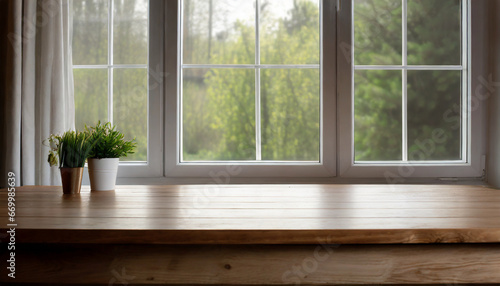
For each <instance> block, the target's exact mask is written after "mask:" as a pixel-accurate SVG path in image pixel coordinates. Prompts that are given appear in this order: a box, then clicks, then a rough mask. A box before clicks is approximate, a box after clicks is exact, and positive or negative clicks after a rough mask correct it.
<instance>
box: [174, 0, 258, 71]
mask: <svg viewBox="0 0 500 286" xmlns="http://www.w3.org/2000/svg"><path fill="white" fill-rule="evenodd" d="M183 11H184V12H183V45H184V47H183V60H184V63H185V64H253V63H255V1H250V0H237V1H235V0H186V1H183Z"/></svg>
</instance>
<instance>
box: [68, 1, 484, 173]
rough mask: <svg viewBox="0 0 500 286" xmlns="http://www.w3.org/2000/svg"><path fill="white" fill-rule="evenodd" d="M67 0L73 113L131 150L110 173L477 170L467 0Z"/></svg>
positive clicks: (478, 135)
mask: <svg viewBox="0 0 500 286" xmlns="http://www.w3.org/2000/svg"><path fill="white" fill-rule="evenodd" d="M73 5H74V11H75V22H74V23H75V27H74V35H75V40H74V64H75V67H74V72H75V93H76V101H77V113H78V115H77V122H79V124H80V125H81V124H83V123H88V122H90V123H93V122H95V121H96V120H98V119H101V120H112V121H113V122H114V123H115V124H117V125H118V127H120V128H121V129H124V130H126V131H127V135H128V136H136V137H137V138H138V142H139V143H140V144H141V146H142V147H141V148H142V149H141V150H142V151H140V152H138V154H137V155H136V156H135V157H131V158H129V159H128V160H131V161H125V162H121V164H122V165H123V166H124V168H120V172H121V173H120V174H119V176H122V177H146V176H150V177H162V176H164V177H167V178H177V177H204V178H210V177H212V178H213V177H219V178H220V177H226V180H224V182H228V180H227V178H228V177H256V178H262V177H310V178H312V177H330V178H331V177H337V178H339V177H346V178H349V177H364V178H373V177H377V178H387V179H388V181H389V182H395V181H396V182H397V181H398V180H397V179H398V178H406V177H429V178H433V177H480V176H481V174H482V170H483V167H482V162H481V161H482V159H481V158H482V154H483V153H484V150H485V146H484V143H483V137H484V136H485V131H484V128H485V127H484V126H485V124H484V123H483V119H482V117H483V115H482V114H483V111H482V109H483V107H480V108H475V107H473V106H472V103H473V101H474V97H475V95H474V94H473V93H472V92H471V90H473V89H474V86H476V85H478V78H479V77H478V75H479V74H482V72H483V71H481V70H480V68H481V67H482V65H483V64H482V62H481V59H478V57H477V56H476V57H474V53H473V51H472V49H473V42H472V41H471V33H472V32H474V33H477V32H478V31H479V30H480V26H479V25H476V28H474V29H473V28H471V27H472V26H471V21H472V20H471V10H472V9H471V5H473V4H472V2H471V1H470V0H440V1H436V0H354V1H348V0H340V1H335V0H283V1H274V0H254V1H248V0H239V1H234V0H178V1H161V0H150V1H146V0H79V1H75V2H74V4H73ZM148 11H149V12H148ZM475 19H476V20H475V21H479V20H480V19H479V17H477V16H476V18H475ZM90 31H91V32H90ZM146 35H147V36H146ZM478 45H479V46H478ZM477 47H480V44H476V48H477ZM474 67H479V68H474ZM479 82H480V79H479ZM138 89H139V91H138ZM127 100H129V101H127ZM480 105H481V106H483V105H484V102H483V103H481V104H480ZM122 126H123V127H122ZM136 128H138V130H137V131H136V130H135V129H136ZM394 178H396V180H394ZM332 181H334V180H332Z"/></svg>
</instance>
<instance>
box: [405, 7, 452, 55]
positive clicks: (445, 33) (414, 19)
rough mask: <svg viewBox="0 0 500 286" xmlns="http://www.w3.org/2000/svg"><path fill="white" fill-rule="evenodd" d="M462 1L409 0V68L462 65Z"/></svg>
mask: <svg viewBox="0 0 500 286" xmlns="http://www.w3.org/2000/svg"><path fill="white" fill-rule="evenodd" d="M460 2H461V1H460V0H439V1H436V0H408V64H410V65H460V63H461V31H460V30H461V9H460Z"/></svg>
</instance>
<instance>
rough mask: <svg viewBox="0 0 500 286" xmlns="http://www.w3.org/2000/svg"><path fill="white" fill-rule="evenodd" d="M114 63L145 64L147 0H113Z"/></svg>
mask: <svg viewBox="0 0 500 286" xmlns="http://www.w3.org/2000/svg"><path fill="white" fill-rule="evenodd" d="M113 3H114V14H113V41H114V42H113V58H114V63H115V64H147V62H148V58H147V57H148V0H114V2H113Z"/></svg>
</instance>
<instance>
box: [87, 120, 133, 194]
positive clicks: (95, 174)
mask: <svg viewBox="0 0 500 286" xmlns="http://www.w3.org/2000/svg"><path fill="white" fill-rule="evenodd" d="M85 132H86V133H87V134H88V137H89V138H90V141H91V142H92V150H91V152H90V157H89V159H88V169H89V178H90V189H91V190H92V191H112V190H114V189H115V185H116V174H117V172H118V162H119V160H120V157H125V156H127V155H128V154H132V153H134V150H135V148H136V145H137V144H136V143H135V142H134V141H135V138H134V139H133V140H125V139H124V137H125V135H123V133H121V132H120V131H118V130H116V126H113V125H111V123H110V122H107V123H105V124H101V122H100V121H99V122H98V123H97V125H96V126H93V127H90V128H89V127H87V126H85Z"/></svg>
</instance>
